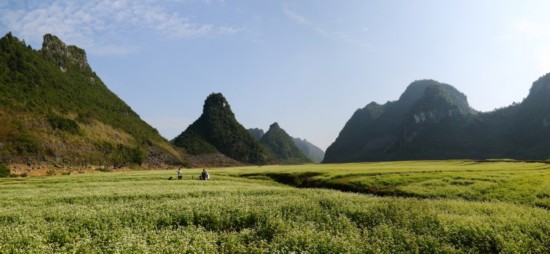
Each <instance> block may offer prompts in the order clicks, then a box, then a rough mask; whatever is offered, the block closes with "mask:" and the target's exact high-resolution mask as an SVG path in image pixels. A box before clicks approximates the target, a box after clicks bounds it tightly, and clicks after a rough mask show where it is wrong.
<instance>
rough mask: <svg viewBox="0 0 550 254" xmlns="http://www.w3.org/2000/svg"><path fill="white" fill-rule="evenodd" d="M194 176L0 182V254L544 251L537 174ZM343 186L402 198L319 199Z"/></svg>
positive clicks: (547, 227) (309, 171) (349, 170)
mask: <svg viewBox="0 0 550 254" xmlns="http://www.w3.org/2000/svg"><path fill="white" fill-rule="evenodd" d="M199 173H200V169H194V170H185V171H184V180H183V181H177V180H172V181H169V180H167V178H168V177H169V176H175V175H176V172H175V170H169V171H138V172H125V173H96V174H88V175H70V176H53V177H31V178H5V179H0V252H2V253H4V252H7V253H10V252H13V253H28V252H39V253H43V252H79V253H80V252H82V253H90V252H122V253H127V252H150V253H158V252H172V253H174V252H176V253H186V252H187V253H197V252H198V253H216V252H220V253H277V252H278V253H291V252H304V253H305V252H308V253H388V252H391V253H396V252H406V253H410V252H440V253H464V252H483V253H496V252H508V253H510V252H532V253H548V252H549V251H550V234H549V233H548V232H550V220H548V218H550V211H549V210H548V209H547V208H541V207H543V206H540V205H537V204H538V202H542V203H544V202H545V201H544V200H546V199H545V198H544V197H543V196H545V195H546V196H548V194H550V193H549V189H548V177H547V176H548V173H549V169H548V167H546V164H531V163H472V162H463V161H462V162H458V161H456V162H455V161H448V162H394V163H365V164H337V165H330V164H329V165H324V164H323V165H303V166H269V167H267V166H266V167H243V168H229V169H211V170H210V175H211V176H212V180H210V181H198V180H192V179H195V178H197V177H198V175H199ZM407 174H408V176H406V175H407ZM369 176H370V178H372V179H370V178H369ZM384 176H385V177H386V178H384ZM453 177H456V179H455V178H453ZM273 179H276V180H277V181H274V180H273ZM288 179H292V180H293V181H287V182H286V183H285V184H282V183H280V182H278V181H282V180H285V181H286V180H288ZM411 179H412V180H411ZM485 179H497V180H498V181H497V184H496V185H495V186H493V187H494V188H492V189H490V190H496V191H497V192H496V194H492V195H489V194H487V193H486V194H482V193H481V191H479V190H480V189H484V188H485V189H487V188H488V187H487V186H484V185H483V184H482V183H483V182H485ZM471 182H473V183H471ZM322 183H326V185H322ZM334 183H338V184H340V185H335V184H334ZM289 184H293V185H296V186H301V187H312V186H316V187H318V188H295V187H292V186H289ZM346 184H347V185H350V186H358V187H356V188H358V189H362V188H363V189H364V192H366V193H368V190H369V189H372V186H378V187H377V188H382V186H383V187H384V188H386V189H387V190H391V189H392V188H393V189H395V190H399V191H395V192H391V191H387V192H385V193H384V195H385V196H382V197H381V196H378V195H377V192H373V193H374V194H376V195H371V194H367V195H365V194H361V193H351V192H342V191H337V190H330V189H323V188H333V186H345V185H346ZM371 185H372V186H371ZM429 186H435V187H434V188H431V187H429ZM445 186H447V187H445ZM454 188H459V191H449V190H447V189H451V190H453V189H454ZM505 188H508V189H505ZM345 190H348V191H349V190H350V189H345ZM463 192H471V193H473V194H472V196H473V197H474V198H465V197H464V196H463V195H459V193H463ZM403 193H404V194H403ZM538 196H541V197H543V198H538ZM482 197H483V198H482ZM484 197H488V198H484ZM532 197H534V198H532ZM516 198H519V200H516ZM546 198H547V197H546ZM531 199H532V200H531ZM479 200H484V201H479Z"/></svg>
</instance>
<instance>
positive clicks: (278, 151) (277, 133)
mask: <svg viewBox="0 0 550 254" xmlns="http://www.w3.org/2000/svg"><path fill="white" fill-rule="evenodd" d="M260 143H261V144H262V145H264V146H265V147H266V148H267V149H268V150H269V151H271V153H272V154H273V155H274V157H275V158H276V159H277V160H279V162H281V163H286V164H299V163H304V162H311V160H310V159H308V158H307V157H306V156H305V155H304V153H302V151H300V149H299V148H298V147H297V146H296V144H294V141H293V140H292V137H290V136H289V135H288V134H287V133H286V132H285V131H284V130H283V129H281V128H280V127H279V124H277V123H274V124H272V125H271V126H270V127H269V130H268V131H267V132H266V133H265V135H263V137H262V139H261V140H260Z"/></svg>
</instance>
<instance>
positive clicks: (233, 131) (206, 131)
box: [172, 93, 269, 164]
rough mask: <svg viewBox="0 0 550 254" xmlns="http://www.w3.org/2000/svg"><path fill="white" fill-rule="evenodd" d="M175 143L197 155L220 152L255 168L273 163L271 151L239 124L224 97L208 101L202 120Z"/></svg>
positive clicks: (216, 96)
mask: <svg viewBox="0 0 550 254" xmlns="http://www.w3.org/2000/svg"><path fill="white" fill-rule="evenodd" d="M172 143H173V144H174V145H176V146H178V147H181V148H184V149H185V150H186V151H187V152H188V153H190V154H195V155H199V154H210V153H216V152H220V153H222V154H224V155H226V156H228V157H230V158H232V159H235V160H238V161H241V162H245V163H251V164H265V163H267V162H268V159H269V158H268V153H267V151H265V149H264V148H263V147H262V146H261V145H260V144H259V143H258V142H257V141H256V140H255V139H254V137H252V136H251V135H250V133H248V131H247V130H246V129H245V128H244V127H243V126H242V125H241V124H240V123H239V122H238V121H237V119H236V118H235V115H234V114H233V112H232V111H231V107H230V106H229V103H228V102H227V100H226V99H225V97H223V95H222V94H221V93H213V94H210V95H209V96H208V97H207V98H206V100H205V102H204V107H203V113H202V115H201V116H200V117H199V119H197V120H196V121H195V122H194V123H193V124H191V125H190V126H189V127H187V129H186V130H185V131H183V132H182V133H181V134H180V135H179V136H177V137H176V138H175V139H174V140H172Z"/></svg>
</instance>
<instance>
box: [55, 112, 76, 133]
mask: <svg viewBox="0 0 550 254" xmlns="http://www.w3.org/2000/svg"><path fill="white" fill-rule="evenodd" d="M48 122H49V123H50V125H51V126H52V128H54V129H59V130H62V131H66V132H69V133H72V134H78V133H79V128H78V124H77V123H76V122H75V121H73V120H71V119H67V118H64V117H61V116H55V115H54V116H49V117H48Z"/></svg>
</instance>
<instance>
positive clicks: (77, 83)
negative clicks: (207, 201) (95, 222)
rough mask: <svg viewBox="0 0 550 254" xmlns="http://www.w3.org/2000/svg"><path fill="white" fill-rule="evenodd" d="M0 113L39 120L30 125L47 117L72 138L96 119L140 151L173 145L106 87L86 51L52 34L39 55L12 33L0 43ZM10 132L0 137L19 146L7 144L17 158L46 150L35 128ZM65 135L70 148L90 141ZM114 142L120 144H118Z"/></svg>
mask: <svg viewBox="0 0 550 254" xmlns="http://www.w3.org/2000/svg"><path fill="white" fill-rule="evenodd" d="M0 111H4V112H7V113H8V114H9V115H12V116H18V115H22V114H25V115H26V116H29V117H33V118H34V120H32V119H27V120H28V121H29V122H38V121H40V120H39V119H42V118H43V117H46V118H47V120H48V123H49V124H50V126H51V127H52V128H53V129H57V130H61V131H63V132H68V133H71V134H81V132H80V131H81V130H80V128H79V125H78V123H77V121H78V122H80V123H82V124H90V123H93V121H94V120H96V121H99V122H101V123H104V124H106V125H109V126H111V127H113V128H115V129H117V130H121V131H123V132H125V133H128V134H129V135H131V136H132V137H133V138H135V146H139V150H142V151H146V150H148V149H149V148H148V144H151V145H153V146H156V144H162V145H166V146H168V147H169V146H170V145H169V144H168V142H167V141H166V140H165V139H164V138H163V137H161V136H160V135H159V133H158V131H157V130H155V129H154V128H152V127H151V126H150V125H148V124H147V123H145V122H144V121H143V120H141V119H140V117H139V116H138V115H137V114H136V113H135V112H134V111H133V110H132V109H131V108H130V107H129V106H128V105H127V104H126V103H124V102H123V101H122V100H121V99H120V98H118V97H117V96H116V95H115V94H114V93H112V92H111V91H110V90H109V89H108V88H107V87H106V86H105V84H103V82H102V81H101V79H100V78H99V77H98V76H97V75H96V74H95V73H94V72H93V71H92V70H91V69H90V67H89V65H88V63H87V60H86V53H85V52H84V50H82V49H79V48H77V47H75V46H67V45H65V44H64V43H63V42H62V41H60V40H59V39H58V38H57V37H55V36H52V35H46V36H44V44H43V49H42V50H40V51H37V50H33V49H31V48H30V47H27V45H25V43H24V42H21V41H19V39H17V38H16V37H13V36H12V35H11V33H9V34H7V35H6V36H4V37H3V38H1V39H0ZM52 112H56V113H52ZM66 115H76V116H77V117H76V120H71V119H68V118H65V117H63V116H66ZM37 119H38V120H37ZM0 134H1V133H0ZM11 134H13V135H15V136H13V135H12V137H6V136H4V137H2V136H0V140H3V139H4V140H7V139H9V140H11V141H10V142H15V143H7V144H6V145H7V146H9V147H15V149H11V150H10V151H12V152H13V153H16V154H12V156H28V155H38V157H41V156H40V155H39V154H37V153H39V152H41V149H42V148H40V147H39V146H38V144H37V143H36V142H34V141H35V140H34V138H33V136H37V135H36V130H30V135H27V136H25V135H26V134H25V135H23V136H19V133H16V132H12V133H11ZM49 135H57V134H53V133H49ZM60 137H61V139H63V140H64V142H73V143H71V144H65V145H68V146H73V145H74V146H77V144H82V143H90V141H89V140H87V139H86V137H84V136H82V137H80V138H77V137H75V138H73V139H71V140H70V141H69V140H66V139H65V137H63V136H60ZM148 141H151V142H149V143H148ZM91 142H95V140H92V141H91ZM112 143H113V144H115V143H117V141H116V140H113V141H112ZM42 150H43V149H42ZM157 150H162V149H157ZM165 155H166V156H164V157H165V158H171V160H178V158H176V159H174V156H176V157H177V156H178V155H174V154H165ZM122 157H123V158H129V159H131V161H127V162H128V163H134V162H136V161H138V160H137V159H135V158H132V157H135V156H122ZM79 159H83V158H79ZM106 163H109V162H106ZM116 163H119V162H118V161H117V162H116Z"/></svg>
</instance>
